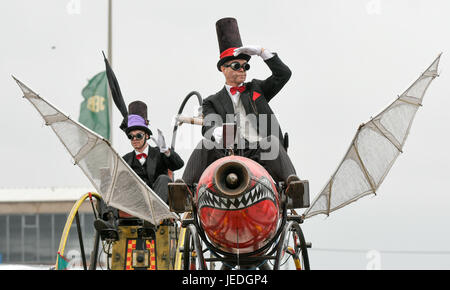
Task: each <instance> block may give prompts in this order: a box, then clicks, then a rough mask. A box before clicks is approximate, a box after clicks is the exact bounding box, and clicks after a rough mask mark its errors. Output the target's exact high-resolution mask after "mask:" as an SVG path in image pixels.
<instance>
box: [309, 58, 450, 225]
mask: <svg viewBox="0 0 450 290" xmlns="http://www.w3.org/2000/svg"><path fill="white" fill-rule="evenodd" d="M440 56H441V55H439V56H438V57H437V58H436V59H435V60H434V61H433V63H432V64H431V65H430V66H429V67H428V69H427V70H425V72H424V73H422V75H421V76H420V77H419V78H418V79H417V80H416V81H415V82H414V83H413V84H412V85H411V86H410V87H409V88H408V89H407V90H406V91H405V92H404V93H403V94H402V95H400V96H399V97H398V98H397V99H396V100H395V101H394V102H393V103H392V104H391V105H389V106H388V107H387V108H386V109H384V110H383V111H382V112H381V113H380V114H378V115H377V116H376V117H374V118H372V119H371V120H370V121H369V122H367V123H365V124H362V125H361V126H360V127H359V128H358V130H357V132H356V135H355V137H354V138H353V141H352V142H351V144H350V147H349V148H348V150H347V153H346V154H345V157H344V159H343V160H342V162H341V163H340V164H339V166H338V168H337V170H336V171H335V172H334V174H333V175H332V176H331V178H330V180H329V181H328V183H327V184H326V185H325V187H324V188H323V190H322V191H321V192H320V194H319V195H318V196H317V197H316V199H315V200H314V201H313V202H312V204H311V206H310V207H309V208H308V209H307V210H306V211H305V212H304V218H309V217H311V216H314V215H317V214H321V213H322V214H327V215H329V214H330V212H332V211H335V210H337V209H339V208H341V207H344V206H346V205H348V204H349V203H351V202H354V201H356V200H358V199H360V198H361V197H363V196H366V195H368V194H375V193H376V191H377V189H378V187H379V186H380V185H381V183H382V182H383V180H384V178H385V177H386V175H387V173H388V172H389V170H390V169H391V167H392V165H393V164H394V162H395V160H396V159H397V157H398V155H400V153H401V152H402V150H403V145H404V144H405V141H406V138H407V137H408V133H409V130H410V128H411V125H412V122H413V120H414V116H415V115H416V112H417V110H418V109H419V107H420V106H422V100H423V97H424V94H425V92H426V90H427V88H428V86H429V85H430V83H431V82H432V81H433V79H434V78H435V77H437V76H438V73H437V70H438V65H439V60H440Z"/></svg>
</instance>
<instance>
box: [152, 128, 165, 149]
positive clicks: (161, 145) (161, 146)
mask: <svg viewBox="0 0 450 290" xmlns="http://www.w3.org/2000/svg"><path fill="white" fill-rule="evenodd" d="M150 139H152V140H153V141H154V142H155V143H156V145H158V147H159V152H161V153H166V152H167V151H168V150H169V147H167V144H166V140H165V139H164V135H163V133H162V132H161V130H159V129H158V139H155V138H154V137H153V136H152V137H150Z"/></svg>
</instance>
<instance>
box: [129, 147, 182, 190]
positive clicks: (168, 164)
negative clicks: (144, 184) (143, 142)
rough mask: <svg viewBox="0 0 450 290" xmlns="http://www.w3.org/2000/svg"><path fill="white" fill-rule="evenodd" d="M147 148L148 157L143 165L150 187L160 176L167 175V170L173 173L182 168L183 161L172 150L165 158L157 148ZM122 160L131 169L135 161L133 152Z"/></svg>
mask: <svg viewBox="0 0 450 290" xmlns="http://www.w3.org/2000/svg"><path fill="white" fill-rule="evenodd" d="M148 146H149V150H148V156H147V160H146V163H144V164H146V166H147V175H148V180H149V182H150V184H149V186H150V187H151V186H152V185H153V183H154V182H155V180H156V178H158V176H160V175H161V174H166V175H167V174H168V170H169V169H170V170H172V171H175V170H178V169H180V168H181V167H183V166H184V161H183V159H181V157H180V156H179V155H178V154H177V153H176V152H175V151H174V150H173V149H172V148H171V149H170V156H169V157H167V156H166V154H164V153H161V152H159V148H158V147H152V146H150V145H148ZM122 158H123V159H124V160H125V162H127V163H128V165H130V167H131V164H132V162H133V160H134V159H136V152H135V151H134V150H133V151H132V152H130V153H127V154H125V155H124V156H123V157H122Z"/></svg>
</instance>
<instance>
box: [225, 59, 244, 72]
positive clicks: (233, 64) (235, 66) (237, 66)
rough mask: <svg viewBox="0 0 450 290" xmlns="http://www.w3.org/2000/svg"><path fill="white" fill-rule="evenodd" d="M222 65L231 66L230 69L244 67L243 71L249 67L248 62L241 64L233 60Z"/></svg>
mask: <svg viewBox="0 0 450 290" xmlns="http://www.w3.org/2000/svg"><path fill="white" fill-rule="evenodd" d="M223 66H224V67H231V69H232V70H240V69H241V68H242V69H244V70H245V71H247V70H249V69H250V65H249V64H248V62H245V63H243V64H241V63H239V62H237V61H235V62H232V63H230V64H224V65H223Z"/></svg>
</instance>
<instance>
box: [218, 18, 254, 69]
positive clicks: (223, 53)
mask: <svg viewBox="0 0 450 290" xmlns="http://www.w3.org/2000/svg"><path fill="white" fill-rule="evenodd" d="M216 31H217V40H218V41H219V50H220V60H219V62H218V63H217V69H218V70H219V71H221V70H220V67H221V66H222V65H223V64H224V63H226V62H227V61H230V60H233V59H244V60H246V61H249V60H250V55H248V54H242V53H241V54H239V55H237V56H234V55H233V53H234V50H235V49H236V48H238V47H241V46H242V41H241V35H240V34H239V28H238V24H237V21H236V19H235V18H222V19H220V20H218V21H217V22H216Z"/></svg>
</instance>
